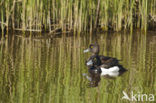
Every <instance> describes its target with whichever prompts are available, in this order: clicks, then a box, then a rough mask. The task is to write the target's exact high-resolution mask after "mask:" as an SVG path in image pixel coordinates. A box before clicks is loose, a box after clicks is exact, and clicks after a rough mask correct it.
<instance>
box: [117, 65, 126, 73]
mask: <svg viewBox="0 0 156 103" xmlns="http://www.w3.org/2000/svg"><path fill="white" fill-rule="evenodd" d="M118 67H119V68H120V72H126V71H128V70H127V69H126V68H124V67H123V66H122V65H118Z"/></svg>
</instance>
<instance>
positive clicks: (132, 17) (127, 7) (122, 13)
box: [0, 0, 156, 33]
mask: <svg viewBox="0 0 156 103" xmlns="http://www.w3.org/2000/svg"><path fill="white" fill-rule="evenodd" d="M149 15H150V16H151V17H154V16H155V15H156V1H155V0H87V1H86V0H85V1H84V0H74V1H73V0H63V1H62V0H1V1H0V30H1V32H4V30H7V31H8V30H9V29H13V30H21V31H38V32H41V31H44V32H50V33H54V32H58V31H61V32H68V31H74V32H79V33H80V32H82V31H91V32H92V31H93V30H96V29H100V28H101V29H102V30H104V31H108V30H113V31H121V30H131V31H133V30H134V29H136V28H137V29H138V28H139V29H141V30H148V27H149V26H150V27H151V25H152V24H151V23H149V21H150V20H151V18H149ZM153 22H154V23H155V22H156V20H155V19H154V20H153ZM152 26H153V25H152Z"/></svg>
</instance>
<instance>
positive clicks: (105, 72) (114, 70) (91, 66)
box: [86, 56, 127, 77]
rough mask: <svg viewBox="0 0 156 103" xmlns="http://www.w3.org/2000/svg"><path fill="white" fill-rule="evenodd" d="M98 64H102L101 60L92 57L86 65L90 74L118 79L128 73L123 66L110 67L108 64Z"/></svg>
mask: <svg viewBox="0 0 156 103" xmlns="http://www.w3.org/2000/svg"><path fill="white" fill-rule="evenodd" d="M98 62H99V63H100V59H97V57H96V56H92V57H91V59H90V60H89V61H88V62H87V63H86V65H87V66H88V71H89V73H90V74H100V75H101V76H106V77H117V76H120V75H121V74H123V73H124V72H125V71H127V69H125V68H124V67H123V66H122V65H121V64H117V65H114V66H111V67H110V66H109V67H108V66H107V65H106V64H99V66H98V65H97V63H98Z"/></svg>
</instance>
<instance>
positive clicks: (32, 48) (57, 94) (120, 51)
mask: <svg viewBox="0 0 156 103" xmlns="http://www.w3.org/2000/svg"><path fill="white" fill-rule="evenodd" d="M95 41H98V43H99V45H100V54H103V55H105V56H111V57H115V58H118V59H119V60H121V61H120V63H121V64H122V65H123V66H124V67H125V68H127V69H128V71H127V72H126V73H124V74H123V75H121V76H119V77H117V78H115V79H108V78H104V77H101V81H100V82H99V84H98V86H97V87H89V86H88V84H89V83H90V82H89V80H88V79H86V78H85V77H84V76H83V74H84V73H88V70H87V67H86V66H85V60H86V59H87V58H88V57H89V56H90V54H89V53H87V54H84V53H83V50H84V49H86V48H87V47H88V45H89V44H90V43H94V42H95ZM155 70H156V33H154V32H149V33H147V34H146V35H145V34H143V33H140V32H135V33H134V34H133V35H130V34H126V33H125V34H121V33H115V34H106V33H104V34H97V35H95V36H94V35H87V36H78V37H73V36H67V37H65V36H62V37H55V38H52V39H34V38H33V39H30V38H24V37H20V36H9V37H8V38H5V39H4V40H1V41H0V71H1V72H0V103H126V102H129V101H128V100H126V99H122V97H123V93H122V92H123V91H124V92H126V93H127V94H128V95H129V96H131V92H132V91H133V92H134V93H136V94H148V95H149V94H155V95H156V92H155V91H156V76H155V75H156V71H155ZM145 99H146V98H144V100H145ZM154 99H155V101H156V97H155V98H154ZM134 102H135V101H134Z"/></svg>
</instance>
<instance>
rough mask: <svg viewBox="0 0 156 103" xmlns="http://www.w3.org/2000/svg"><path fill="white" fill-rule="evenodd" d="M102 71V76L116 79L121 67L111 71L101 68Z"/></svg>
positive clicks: (113, 68)
mask: <svg viewBox="0 0 156 103" xmlns="http://www.w3.org/2000/svg"><path fill="white" fill-rule="evenodd" d="M101 71H102V72H101V76H105V75H109V76H111V77H116V76H118V75H119V67H118V66H114V67H111V68H109V69H107V68H101Z"/></svg>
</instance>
